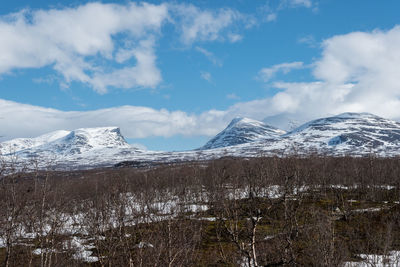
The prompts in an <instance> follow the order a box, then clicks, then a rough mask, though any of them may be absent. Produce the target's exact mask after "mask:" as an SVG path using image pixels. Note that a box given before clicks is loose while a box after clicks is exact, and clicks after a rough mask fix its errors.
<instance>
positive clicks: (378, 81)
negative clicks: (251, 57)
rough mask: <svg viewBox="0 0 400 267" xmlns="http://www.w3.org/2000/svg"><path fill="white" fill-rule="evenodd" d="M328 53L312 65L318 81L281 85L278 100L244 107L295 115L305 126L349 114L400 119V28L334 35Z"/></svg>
mask: <svg viewBox="0 0 400 267" xmlns="http://www.w3.org/2000/svg"><path fill="white" fill-rule="evenodd" d="M322 48H323V51H322V56H321V57H320V58H319V59H317V60H316V61H315V62H314V63H313V65H312V66H313V69H312V71H313V75H314V77H315V80H316V81H314V82H308V83H304V82H303V83H276V84H275V87H277V88H279V89H280V90H281V91H280V92H279V93H278V94H276V95H275V96H273V97H271V98H267V99H264V100H262V101H261V102H260V101H259V103H257V102H256V103H253V106H254V107H253V106H251V104H250V103H243V104H240V105H239V104H238V105H239V107H240V108H242V110H243V109H245V110H247V111H249V112H250V113H252V110H256V109H257V105H258V108H261V106H263V105H265V106H264V111H265V112H264V115H268V116H273V115H277V114H279V113H285V114H293V115H294V116H293V118H295V119H297V118H300V120H301V121H304V120H306V119H311V118H315V117H321V116H325V115H332V114H338V113H342V112H348V111H352V112H371V113H374V114H377V115H380V116H383V117H387V118H392V119H397V120H398V119H400V90H399V89H400V80H399V77H400V76H399V71H398V70H399V69H400V27H399V26H396V27H394V28H393V29H391V30H388V31H381V30H375V31H372V32H353V33H349V34H345V35H338V36H333V37H331V38H329V39H327V40H325V41H324V42H323V44H322ZM269 73H274V72H273V71H271V72H267V77H266V78H268V77H270V76H268V75H269ZM267 80H268V79H267ZM253 114H255V115H256V116H258V118H260V117H261V114H256V113H255V112H253Z"/></svg>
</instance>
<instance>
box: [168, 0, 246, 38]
mask: <svg viewBox="0 0 400 267" xmlns="http://www.w3.org/2000/svg"><path fill="white" fill-rule="evenodd" d="M170 6H171V8H172V10H173V11H174V12H175V14H177V16H178V17H179V20H178V21H177V22H176V24H177V26H178V27H179V28H180V32H181V40H182V42H183V43H184V44H186V45H191V44H192V43H194V42H196V41H226V40H228V41H230V42H233V43H234V42H237V41H239V40H240V39H241V36H240V35H239V34H237V33H232V32H230V31H229V26H232V25H234V24H235V23H239V22H241V23H243V24H245V26H246V27H250V26H252V24H254V21H253V20H252V19H251V18H250V17H248V16H245V15H243V14H241V13H240V12H238V11H236V10H233V9H230V8H223V9H218V10H201V9H199V8H198V7H196V6H194V5H190V4H176V5H170Z"/></svg>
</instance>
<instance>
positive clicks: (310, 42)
mask: <svg viewBox="0 0 400 267" xmlns="http://www.w3.org/2000/svg"><path fill="white" fill-rule="evenodd" d="M297 42H298V43H300V44H305V45H307V46H308V47H311V48H315V47H317V46H318V45H319V44H318V42H317V41H316V40H315V38H314V36H313V35H306V36H303V37H301V38H299V39H298V40H297Z"/></svg>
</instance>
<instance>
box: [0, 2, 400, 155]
mask: <svg viewBox="0 0 400 267" xmlns="http://www.w3.org/2000/svg"><path fill="white" fill-rule="evenodd" d="M398 10H400V2H399V1H395V0H393V1H390V0H389V1H385V3H384V4H383V3H382V2H381V1H372V0H366V1H362V4H361V1H344V0H343V1H341V0H335V1H334V0H320V1H317V0H270V1H268V0H264V1H261V0H259V1H241V0H237V1H205V0H203V1H191V2H189V1H184V2H183V1H173V2H172V1H148V2H135V1H101V2H93V1H44V0H39V1H7V2H6V3H5V4H4V3H2V8H1V9H0V15H1V17H0V121H2V125H3V126H2V127H1V128H2V129H1V130H2V132H1V133H0V135H1V136H2V138H1V140H7V139H11V138H16V137H33V136H36V135H39V134H43V133H46V132H49V131H53V130H58V129H68V130H72V129H75V128H82V127H97V126H119V127H121V130H122V132H123V134H124V135H125V136H126V137H127V139H128V140H129V141H130V142H131V143H135V144H142V145H144V146H145V147H147V148H148V149H155V150H181V149H191V148H196V147H199V146H201V145H202V144H204V143H205V142H206V141H207V139H209V138H211V137H212V136H213V135H214V134H216V133H218V131H220V130H222V129H223V128H224V127H225V126H226V125H227V124H228V123H229V121H230V120H231V119H232V118H234V117H236V116H246V117H250V118H253V119H258V120H263V119H266V121H267V122H269V120H268V118H270V117H275V118H276V117H278V118H281V119H280V120H278V121H279V123H277V125H276V126H279V127H281V128H287V127H288V125H289V121H295V122H296V123H298V124H300V123H302V122H304V121H306V120H309V119H313V118H317V117H322V116H326V115H332V114H336V113H340V112H346V111H355V112H371V113H375V114H377V115H381V116H384V117H388V118H392V119H396V120H398V119H399V118H400V102H399V99H398V98H399V95H400V89H399V88H400V81H398V80H399V79H398V78H397V77H400V73H398V70H399V69H400V56H399V55H400V28H399V27H398V26H397V25H398V24H400V21H399V20H400V19H399V17H398ZM275 121H276V120H275Z"/></svg>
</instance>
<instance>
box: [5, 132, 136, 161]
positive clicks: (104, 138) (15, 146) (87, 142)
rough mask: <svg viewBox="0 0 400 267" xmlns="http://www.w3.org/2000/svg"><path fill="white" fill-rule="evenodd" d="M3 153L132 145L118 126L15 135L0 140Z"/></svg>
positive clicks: (78, 150) (61, 151) (59, 152)
mask: <svg viewBox="0 0 400 267" xmlns="http://www.w3.org/2000/svg"><path fill="white" fill-rule="evenodd" d="M0 147H1V153H2V155H7V154H10V153H11V154H14V155H17V156H30V157H32V156H34V155H40V154H43V153H44V154H47V155H49V154H55V155H64V156H68V155H74V154H81V153H83V152H87V151H90V150H97V149H103V148H114V149H115V148H131V146H130V145H129V144H128V143H127V142H126V141H125V139H124V137H123V136H122V135H121V132H120V129H119V128H117V127H99V128H82V129H77V130H74V131H63V130H61V131H55V132H52V133H49V134H44V135H41V136H39V137H36V138H18V139H13V140H9V141H6V142H3V143H0Z"/></svg>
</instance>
